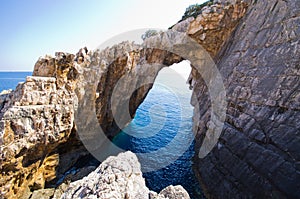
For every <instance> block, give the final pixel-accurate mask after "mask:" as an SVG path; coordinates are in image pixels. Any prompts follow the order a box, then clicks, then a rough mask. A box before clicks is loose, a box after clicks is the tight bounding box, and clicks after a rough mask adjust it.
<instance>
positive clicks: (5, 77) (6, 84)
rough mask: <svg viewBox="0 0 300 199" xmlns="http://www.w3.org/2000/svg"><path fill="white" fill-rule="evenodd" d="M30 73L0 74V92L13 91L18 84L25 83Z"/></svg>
mask: <svg viewBox="0 0 300 199" xmlns="http://www.w3.org/2000/svg"><path fill="white" fill-rule="evenodd" d="M31 74H32V72H0V92H1V91H2V90H8V89H15V88H16V86H17V85H18V83H19V82H23V81H25V79H26V77H27V76H30V75H31Z"/></svg>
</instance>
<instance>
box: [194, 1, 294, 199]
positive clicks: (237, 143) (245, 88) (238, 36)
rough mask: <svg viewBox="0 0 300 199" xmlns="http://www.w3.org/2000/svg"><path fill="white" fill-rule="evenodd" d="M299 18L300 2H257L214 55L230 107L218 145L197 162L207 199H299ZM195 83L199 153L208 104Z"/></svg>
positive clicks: (202, 88)
mask: <svg viewBox="0 0 300 199" xmlns="http://www.w3.org/2000/svg"><path fill="white" fill-rule="evenodd" d="M299 16H300V2H299V1H297V0H287V1H280V0H274V1H252V4H251V5H249V8H248V11H247V13H246V15H245V17H244V18H243V20H242V21H241V23H239V25H238V27H237V29H236V30H235V32H234V34H232V36H231V38H230V40H229V41H228V42H227V43H226V45H224V46H222V50H221V51H220V52H219V54H218V55H217V57H218V58H217V59H216V60H217V65H218V68H219V69H220V71H221V74H222V76H223V80H224V83H225V87H226V92H227V99H228V103H229V105H228V109H227V119H226V122H225V127H224V129H223V132H222V135H221V137H220V139H219V144H218V146H217V147H215V148H214V150H213V151H212V152H211V153H210V154H209V155H208V156H207V157H205V158H204V159H198V158H195V160H196V161H197V163H196V168H197V174H198V176H199V179H200V182H201V183H202V186H203V188H204V190H205V193H206V195H207V196H209V197H212V198H243V197H244V196H247V197H248V198H299V197H300V191H299V190H300V189H299V187H300V180H299V179H300V173H299V163H298V162H299V160H300V156H299V154H300V144H299V143H300V142H299V141H300V137H299V132H300V126H299V121H300V112H299V107H300V101H299V99H300V90H299V85H300V81H299V63H300V59H299V57H300V48H299V35H300V29H299V22H300V17H299ZM195 76H196V75H194V77H195ZM194 80H195V84H194V91H195V93H196V94H197V96H198V101H199V102H200V106H199V107H201V110H196V112H195V115H194V120H195V122H198V129H197V136H196V139H197V141H196V148H199V146H200V145H201V142H202V140H203V136H204V134H205V133H206V130H205V129H206V123H207V121H208V117H209V112H210V108H209V107H210V104H209V103H210V102H209V101H210V100H209V96H207V88H206V87H205V83H204V82H203V81H201V78H200V75H199V77H198V78H195V79H194ZM200 91H201V92H200ZM204 107H205V108H204ZM197 112H198V113H197Z"/></svg>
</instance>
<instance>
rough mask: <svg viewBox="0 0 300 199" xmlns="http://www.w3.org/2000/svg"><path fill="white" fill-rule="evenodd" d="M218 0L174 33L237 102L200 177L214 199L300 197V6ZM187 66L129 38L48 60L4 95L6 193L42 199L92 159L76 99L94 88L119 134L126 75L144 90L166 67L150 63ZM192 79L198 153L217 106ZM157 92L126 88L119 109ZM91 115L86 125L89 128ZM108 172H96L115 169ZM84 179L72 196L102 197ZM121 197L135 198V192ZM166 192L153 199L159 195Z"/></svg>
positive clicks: (100, 109)
mask: <svg viewBox="0 0 300 199" xmlns="http://www.w3.org/2000/svg"><path fill="white" fill-rule="evenodd" d="M215 2H216V3H215V4H213V5H211V6H206V7H204V8H203V9H202V11H201V12H200V13H199V14H198V16H197V17H196V18H193V17H189V18H187V19H185V20H184V21H182V22H180V23H178V24H176V25H175V26H173V28H172V29H173V30H176V31H179V32H184V33H187V35H189V36H190V37H191V38H193V39H194V40H195V41H197V43H199V44H201V45H202V46H203V47H204V48H205V49H206V50H207V51H208V53H209V54H210V55H211V56H212V57H213V58H214V60H215V61H216V63H217V66H218V68H219V70H220V72H221V74H222V76H223V79H224V83H225V88H226V92H227V97H228V104H229V105H228V109H227V115H226V122H225V127H224V129H223V132H222V135H221V138H220V139H219V142H218V144H217V146H216V147H215V148H214V149H213V151H212V152H211V153H210V154H209V155H208V156H207V157H205V158H204V159H199V158H198V157H197V156H196V157H195V163H196V166H195V170H196V173H197V175H198V178H199V180H200V182H201V184H202V186H203V188H204V191H205V194H206V195H207V196H208V197H212V198H221V197H226V198H229V197H235V198H240V197H244V196H247V197H249V198H254V197H276V196H278V197H297V196H299V192H298V190H299V187H300V186H299V178H300V177H299V165H298V162H299V133H298V132H299V128H300V126H299V124H298V123H297V122H298V121H299V119H300V118H299V117H300V115H299V107H300V106H299V104H300V94H299V74H300V73H299V71H300V70H299V47H298V46H299V45H298V43H299V34H300V32H299V13H300V5H299V2H298V1H295V0H286V1H281V0H272V1H265V2H262V1H261V2H258V1H250V0H249V1H245V2H241V1H215ZM247 8H248V9H247ZM162 41H163V42H162V43H164V42H165V43H170V42H171V41H167V40H162ZM172 42H174V41H172ZM181 60H183V58H182V57H180V56H178V55H175V54H173V53H170V52H168V51H164V50H159V49H147V48H143V47H142V46H141V45H136V44H133V43H130V42H123V43H121V44H119V45H116V46H113V47H110V48H107V49H105V50H104V51H101V52H99V51H94V52H93V51H90V52H88V51H87V49H81V50H80V51H79V52H78V53H77V54H76V55H72V54H67V53H57V54H56V56H55V57H51V56H46V57H43V58H40V59H39V60H38V62H37V63H36V65H35V68H34V72H33V75H34V76H35V77H28V78H27V80H26V82H25V83H24V84H20V85H19V86H18V87H17V88H16V90H15V91H13V92H12V93H7V94H2V95H0V109H1V113H0V119H1V120H0V144H1V148H0V149H1V151H0V152H1V157H0V158H1V159H0V161H1V166H0V169H1V181H0V184H1V195H2V196H3V197H6V198H16V197H18V198H20V197H21V196H22V197H23V198H28V197H36V196H35V195H38V194H37V192H36V191H35V192H34V194H32V195H31V192H32V191H34V190H37V189H41V188H44V187H45V184H47V183H50V182H53V181H55V180H56V179H58V178H60V177H62V176H63V174H64V173H65V172H66V171H67V170H68V169H69V168H71V167H72V166H73V165H75V164H76V162H77V161H78V159H79V158H81V157H84V156H87V155H88V152H87V151H86V150H85V149H84V147H83V146H82V144H81V142H80V141H79V138H78V135H77V133H76V125H75V124H74V112H75V109H76V104H77V103H76V102H77V100H76V98H77V99H79V100H81V99H83V97H84V93H87V92H90V94H91V95H93V96H95V97H96V102H95V108H96V113H97V119H98V122H99V124H100V125H101V127H102V129H104V131H105V133H106V135H107V136H108V137H109V138H111V137H113V136H114V135H115V134H116V133H117V132H118V131H119V129H120V128H122V127H124V126H125V125H126V124H127V123H128V122H129V121H130V119H131V118H126V117H125V119H123V120H122V121H123V123H122V124H121V126H120V125H117V124H116V123H115V121H114V117H113V115H112V112H111V109H113V108H115V107H112V105H111V95H112V88H114V87H115V86H116V84H117V81H118V80H119V79H120V77H122V75H124V74H125V73H132V74H133V75H132V80H133V81H131V82H128V85H129V84H130V85H131V84H133V85H138V84H140V83H143V82H147V81H152V80H154V79H155V77H156V75H157V73H158V72H159V70H160V69H161V68H162V67H163V66H160V67H157V68H153V67H152V68H151V67H148V68H147V67H141V65H143V64H153V63H157V64H163V65H164V66H169V65H172V64H173V63H177V62H180V61H181ZM192 67H193V66H192ZM93 68H98V70H97V71H98V73H96V74H93V73H91V70H92V69H93ZM136 71H137V72H136ZM133 72H134V73H133ZM87 74H91V75H90V76H89V77H88V75H87ZM92 79H93V80H95V79H97V80H99V84H98V85H96V86H97V87H96V88H95V90H84V88H86V87H85V85H87V84H88V83H89V81H90V80H92ZM190 83H191V85H192V87H193V95H194V96H195V97H197V98H198V101H199V102H200V104H199V105H197V106H195V107H200V108H196V109H195V113H194V131H195V134H196V152H198V151H197V150H198V149H199V147H200V145H201V144H202V141H203V138H204V136H205V134H206V131H207V128H208V127H207V122H208V120H209V118H210V108H211V105H210V99H209V95H208V92H207V87H206V84H205V82H204V81H203V79H202V77H201V75H200V74H199V73H198V72H197V71H196V70H195V69H193V70H192V74H191V77H190ZM151 86H152V85H151V84H150V85H144V86H143V87H141V88H140V89H138V90H137V91H136V92H135V93H134V95H133V96H131V95H129V94H128V93H127V94H126V92H124V93H123V94H122V96H120V97H119V98H120V101H119V102H118V103H119V104H120V105H122V104H123V103H125V102H126V101H129V102H130V103H129V105H130V107H129V109H130V110H129V112H130V114H131V116H132V117H133V115H134V113H135V110H136V109H137V107H138V105H139V104H140V103H141V102H142V101H143V99H144V98H145V96H146V94H147V93H148V91H149V89H150V88H151ZM75 94H76V95H77V97H75ZM124 96H126V97H124ZM74 107H75V108H74ZM120 107H121V106H120ZM89 119H90V118H86V121H84V122H85V123H87V124H88V122H89ZM87 136H88V135H87ZM196 154H197V153H196ZM129 162H130V161H129ZM101 168H102V167H101V166H100V167H99V168H98V169H97V170H96V171H95V172H94V173H92V174H90V175H91V176H93V175H98V174H99V173H97V172H98V171H99V172H100V173H101V172H106V171H105V170H103V168H102V169H101ZM82 175H83V174H82ZM82 175H81V176H82ZM124 175H125V174H124ZM126 175H127V174H126ZM100 181H101V180H100ZM100 181H98V182H95V183H100ZM84 182H86V180H84V179H83V180H81V181H77V182H74V183H73V184H71V187H74V189H72V188H70V190H69V191H68V192H67V193H66V194H69V193H72V194H75V195H76V194H81V192H80V193H79V192H77V190H75V189H76V188H80V189H82V193H85V192H89V193H93V194H96V195H97V194H98V193H102V192H101V188H99V189H95V190H94V189H91V187H89V186H88V185H86V184H84ZM94 185H95V184H91V186H94ZM95 186H96V185H95ZM123 188H124V187H123ZM143 189H144V188H143ZM144 190H146V188H145V189H144ZM167 190H173V191H174V190H175V191H176V190H177V188H172V187H169V188H168V189H167ZM50 192H51V191H50ZM146 192H147V191H146ZM45 194H50V193H48V192H47V193H45ZM52 194H53V193H52ZM118 194H121V195H122V194H125V195H126V191H125V192H122V193H118ZM147 194H149V193H147ZM50 195H51V194H50ZM150 195H151V194H150ZM167 195H168V194H166V195H164V193H161V194H158V195H157V194H155V193H153V194H152V196H153V197H157V198H160V197H164V196H166V197H167ZM175 195H176V194H175Z"/></svg>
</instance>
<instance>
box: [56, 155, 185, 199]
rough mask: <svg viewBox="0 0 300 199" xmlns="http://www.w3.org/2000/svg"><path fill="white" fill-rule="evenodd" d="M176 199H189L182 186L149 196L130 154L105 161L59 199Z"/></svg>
mask: <svg viewBox="0 0 300 199" xmlns="http://www.w3.org/2000/svg"><path fill="white" fill-rule="evenodd" d="M149 195H151V198H153V199H154V198H157V199H158V198H160V199H164V198H169V199H172V198H174V199H175V198H176V199H179V198H181V199H189V198H190V197H189V195H188V193H187V192H186V191H185V190H184V189H183V188H182V187H181V186H175V187H174V186H169V187H166V188H165V189H163V190H162V191H161V192H160V193H159V194H156V193H155V192H152V191H151V193H150V191H149V189H148V188H147V187H146V185H145V179H144V178H143V176H142V172H141V166H140V163H139V162H138V159H137V157H136V155H135V154H134V153H132V152H125V153H121V154H119V155H118V156H116V157H114V156H111V157H109V158H107V159H106V160H105V161H104V162H103V163H102V164H101V165H100V166H99V167H98V168H97V169H96V170H95V171H93V172H92V173H90V174H89V175H88V176H86V177H84V178H83V179H82V180H78V181H75V182H72V183H71V184H70V185H69V187H68V188H67V190H66V191H65V193H64V194H63V195H62V199H70V198H102V199H111V198H115V199H123V198H126V199H148V198H149Z"/></svg>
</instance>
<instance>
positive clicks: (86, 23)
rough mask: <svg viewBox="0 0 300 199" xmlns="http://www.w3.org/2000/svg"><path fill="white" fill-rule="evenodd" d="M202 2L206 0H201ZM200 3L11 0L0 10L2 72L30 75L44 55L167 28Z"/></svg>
mask: <svg viewBox="0 0 300 199" xmlns="http://www.w3.org/2000/svg"><path fill="white" fill-rule="evenodd" d="M204 1H205V0H204ZM204 1H203V0H198V1H196V0H148V1H142V0H123V1H121V0H107V1H104V0H86V1H79V0H78V1H77V0H63V1H58V0H51V1H50V0H26V1H21V0H9V1H2V2H1V7H0V15H1V16H0V27H1V31H0V43H1V45H0V46H1V47H0V60H1V63H0V70H1V71H4V70H5V71H11V70H13V71H15V70H22V71H32V70H33V66H34V63H35V62H36V61H37V59H38V58H39V57H40V56H43V55H45V54H50V55H54V53H55V52H57V51H64V52H70V53H76V52H77V51H78V49H80V48H81V47H84V46H87V47H88V49H95V48H96V47H97V46H98V45H99V44H101V43H103V42H104V41H106V40H107V39H109V38H111V37H112V36H115V35H118V34H120V33H122V32H126V31H130V30H134V29H139V28H162V29H166V28H168V27H169V26H171V25H173V24H174V23H176V22H177V21H178V20H179V19H180V18H181V16H182V15H183V13H184V11H185V8H186V7H188V6H189V5H191V4H195V3H202V2H204Z"/></svg>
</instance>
